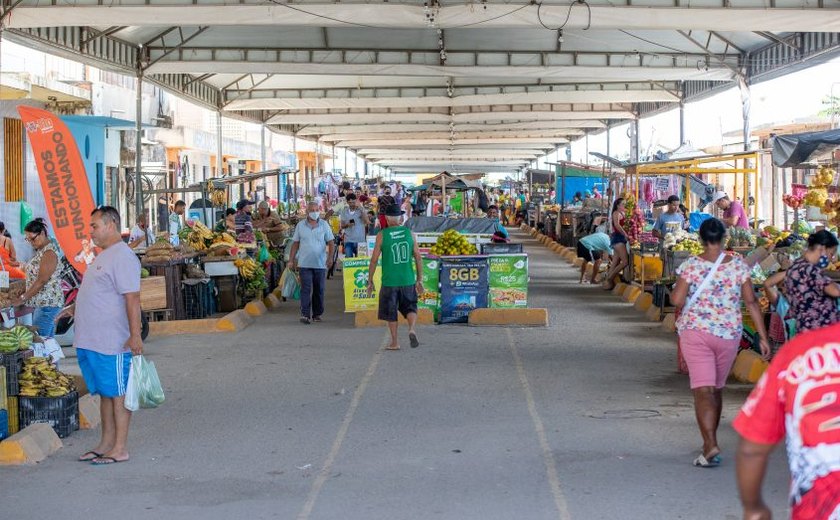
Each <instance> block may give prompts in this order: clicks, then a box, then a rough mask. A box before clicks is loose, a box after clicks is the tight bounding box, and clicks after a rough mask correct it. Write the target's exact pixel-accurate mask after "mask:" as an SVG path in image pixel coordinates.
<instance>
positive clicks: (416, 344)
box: [408, 332, 420, 348]
mask: <svg viewBox="0 0 840 520" xmlns="http://www.w3.org/2000/svg"><path fill="white" fill-rule="evenodd" d="M408 340H409V341H411V348H417V347H419V346H420V340H418V339H417V334H415V333H414V332H409V333H408Z"/></svg>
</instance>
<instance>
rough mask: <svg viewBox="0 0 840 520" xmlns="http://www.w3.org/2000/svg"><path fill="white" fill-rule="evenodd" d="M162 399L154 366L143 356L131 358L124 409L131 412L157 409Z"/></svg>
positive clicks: (161, 389)
mask: <svg viewBox="0 0 840 520" xmlns="http://www.w3.org/2000/svg"><path fill="white" fill-rule="evenodd" d="M164 399H165V396H164V394H163V387H162V386H161V384H160V378H158V374H157V369H156V368H155V364H154V363H153V362H151V361H147V360H146V358H144V357H143V356H132V357H131V368H130V369H129V371H128V387H127V388H126V391H125V408H126V409H127V410H129V411H132V412H136V411H137V410H139V409H140V408H157V407H158V406H159V405H161V404H162V403H163V401H164Z"/></svg>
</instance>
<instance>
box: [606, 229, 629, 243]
mask: <svg viewBox="0 0 840 520" xmlns="http://www.w3.org/2000/svg"><path fill="white" fill-rule="evenodd" d="M626 243H627V237H626V236H624V235H622V234H621V233H618V232H615V233H613V234H612V235H610V245H611V246H614V245H616V244H626Z"/></svg>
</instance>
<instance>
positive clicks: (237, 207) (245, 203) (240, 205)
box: [236, 199, 254, 211]
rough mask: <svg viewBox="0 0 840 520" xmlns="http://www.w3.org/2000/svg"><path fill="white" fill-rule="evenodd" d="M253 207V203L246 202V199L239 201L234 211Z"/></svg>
mask: <svg viewBox="0 0 840 520" xmlns="http://www.w3.org/2000/svg"><path fill="white" fill-rule="evenodd" d="M253 205H254V201H252V200H248V199H242V200H240V201H239V202H237V203H236V209H237V210H240V211H241V210H242V209H244V208H245V207H247V206H253Z"/></svg>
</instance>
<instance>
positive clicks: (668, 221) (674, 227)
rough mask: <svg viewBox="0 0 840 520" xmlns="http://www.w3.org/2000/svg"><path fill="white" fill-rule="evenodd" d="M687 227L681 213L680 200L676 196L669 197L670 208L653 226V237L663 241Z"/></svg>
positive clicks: (668, 207)
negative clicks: (668, 235)
mask: <svg viewBox="0 0 840 520" xmlns="http://www.w3.org/2000/svg"><path fill="white" fill-rule="evenodd" d="M683 227H685V217H683V216H682V214H681V213H680V198H679V197H678V196H676V195H671V196H670V197H668V206H667V209H666V210H665V211H663V212H662V214H661V215H659V217H658V218H657V219H656V223H654V224H653V236H655V237H656V238H658V239H660V240H662V239H663V238H665V235H667V234H668V233H671V232H674V231H679V230H681V229H683Z"/></svg>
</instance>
